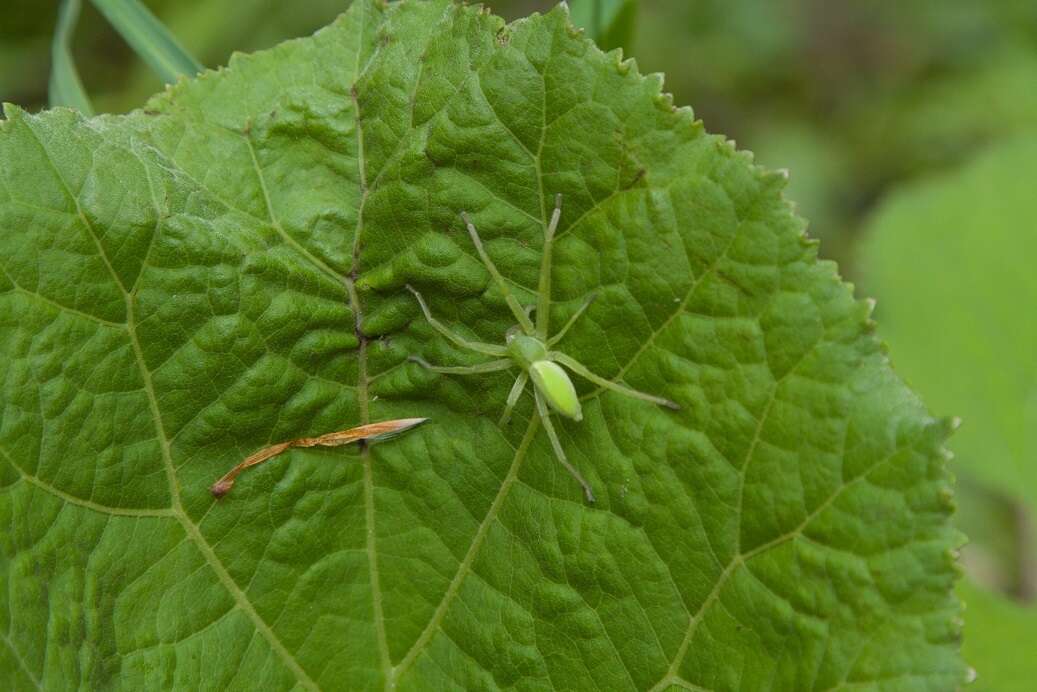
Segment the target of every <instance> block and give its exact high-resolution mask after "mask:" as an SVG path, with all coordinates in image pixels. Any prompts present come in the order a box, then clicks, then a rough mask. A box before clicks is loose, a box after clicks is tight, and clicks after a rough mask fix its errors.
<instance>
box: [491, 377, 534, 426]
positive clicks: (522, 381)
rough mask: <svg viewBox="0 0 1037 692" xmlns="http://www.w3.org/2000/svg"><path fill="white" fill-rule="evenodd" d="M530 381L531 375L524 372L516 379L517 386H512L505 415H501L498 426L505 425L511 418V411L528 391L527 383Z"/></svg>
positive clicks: (505, 407)
mask: <svg viewBox="0 0 1037 692" xmlns="http://www.w3.org/2000/svg"><path fill="white" fill-rule="evenodd" d="M528 380H529V375H528V374H526V371H525V370H523V371H522V372H520V373H519V376H518V377H516V378H515V384H513V385H511V392H509V393H508V402H507V404H505V406H504V413H502V414H501V417H500V421H498V423H497V424H498V425H504V424H505V423H507V422H508V419H509V418H511V410H512V409H513V408H515V404H517V403H518V400H519V397H520V396H522V392H523V391H524V390H525V389H526V382H527V381H528Z"/></svg>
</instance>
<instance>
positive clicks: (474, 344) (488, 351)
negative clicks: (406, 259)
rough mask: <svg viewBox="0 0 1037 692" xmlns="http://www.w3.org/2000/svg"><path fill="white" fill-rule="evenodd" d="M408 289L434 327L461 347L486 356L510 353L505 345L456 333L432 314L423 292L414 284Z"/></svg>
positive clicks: (408, 286) (408, 285)
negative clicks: (467, 337)
mask: <svg viewBox="0 0 1037 692" xmlns="http://www.w3.org/2000/svg"><path fill="white" fill-rule="evenodd" d="M407 290H409V291H410V292H411V293H413V294H414V297H415V298H417V299H418V305H420V306H421V311H422V312H423V313H425V319H426V320H428V323H429V324H431V325H432V328H433V329H435V330H436V331H437V332H439V333H440V334H442V335H443V336H445V337H446V338H448V339H450V341H452V342H454V343H455V344H457V345H458V346H460V347H461V348H466V349H468V350H469V351H475V352H476V353H481V354H483V355H485V356H497V357H500V356H505V355H507V354H508V349H506V348H505V347H503V346H497V345H495V344H487V343H483V342H482V341H469V340H468V339H466V338H464V337H463V336H461V335H460V334H456V333H454V332H453V331H452V330H451V329H450V328H449V327H447V326H446V325H444V324H443V323H442V322H440V321H439V320H437V319H436V318H435V317H433V316H432V312H431V311H430V310H429V309H428V305H427V304H426V303H425V299H424V298H422V297H421V294H420V293H418V292H417V290H415V288H414V287H413V286H411V285H410V284H407Z"/></svg>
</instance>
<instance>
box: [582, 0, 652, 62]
mask: <svg viewBox="0 0 1037 692" xmlns="http://www.w3.org/2000/svg"><path fill="white" fill-rule="evenodd" d="M569 4H570V6H571V7H572V23H573V24H575V25H576V26H578V27H581V28H583V29H585V30H586V31H587V36H588V37H589V38H591V39H593V40H594V41H595V42H596V43H597V44H598V46H600V47H601V48H602V50H612V49H613V48H623V49H625V50H627V51H629V50H630V46H631V43H632V42H633V40H634V32H635V29H636V27H637V9H638V5H639V4H640V3H639V0H573V2H571V3H569Z"/></svg>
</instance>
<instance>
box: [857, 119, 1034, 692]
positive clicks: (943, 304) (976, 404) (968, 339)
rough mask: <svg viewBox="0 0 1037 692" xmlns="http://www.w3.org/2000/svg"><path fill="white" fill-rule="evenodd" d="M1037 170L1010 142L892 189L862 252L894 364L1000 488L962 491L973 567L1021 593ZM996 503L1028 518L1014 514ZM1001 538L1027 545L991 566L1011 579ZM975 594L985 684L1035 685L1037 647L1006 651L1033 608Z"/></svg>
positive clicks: (1029, 499) (1023, 144)
mask: <svg viewBox="0 0 1037 692" xmlns="http://www.w3.org/2000/svg"><path fill="white" fill-rule="evenodd" d="M1034 176H1037V138H1035V137H1033V136H1028V137H1023V138H1021V139H1014V140H1010V141H1008V142H1006V143H1005V144H1002V145H1000V146H998V147H996V148H994V149H992V150H991V151H989V152H987V153H986V154H985V155H983V156H982V157H980V158H979V159H978V160H976V161H974V162H973V163H971V164H969V165H968V166H966V167H964V168H963V169H961V170H959V171H956V172H954V173H953V174H950V175H946V176H941V177H939V178H937V179H934V180H931V181H926V182H925V183H923V184H919V185H915V186H913V187H911V188H908V189H906V190H904V191H903V192H901V193H899V194H898V195H895V196H894V197H893V198H892V199H890V200H889V201H888V202H887V203H886V204H884V205H883V207H882V209H881V211H880V212H879V214H878V215H877V216H876V218H875V219H874V221H873V223H872V226H871V228H870V229H869V233H870V236H869V240H868V243H867V247H866V253H865V256H866V260H867V262H866V269H867V273H868V276H869V282H870V285H872V286H874V288H875V290H876V291H877V292H878V295H879V297H880V299H881V300H882V302H881V303H880V310H881V317H882V320H883V333H884V335H886V336H888V338H889V340H890V344H891V347H892V352H893V353H894V354H895V357H894V359H893V360H894V363H895V364H896V366H897V369H898V370H899V371H901V372H902V373H903V374H904V375H905V377H907V378H908V380H909V381H910V382H911V383H912V384H916V385H917V386H918V387H919V388H920V389H922V390H923V391H925V392H926V395H927V397H928V398H929V401H930V402H931V403H932V405H933V407H934V408H936V409H937V410H938V411H954V412H956V413H960V414H961V415H962V417H963V419H964V424H963V426H962V429H961V431H960V432H959V433H958V434H956V435H955V437H954V443H953V445H952V447H953V449H954V451H955V452H956V458H955V462H954V464H955V466H956V468H957V470H958V472H959V473H960V474H961V475H962V476H963V477H965V478H966V479H968V480H970V481H972V482H973V483H979V484H980V485H981V487H984V488H987V489H989V490H990V491H994V492H996V495H995V497H996V498H997V500H996V502H997V503H998V505H999V506H997V507H994V508H990V507H985V506H983V505H984V503H983V501H982V499H981V495H980V494H976V493H972V494H966V495H965V496H964V498H965V500H967V501H969V502H970V503H972V504H971V505H970V506H966V507H965V508H964V509H965V511H964V512H963V513H962V520H963V525H964V527H965V528H966V529H967V530H969V533H970V534H972V535H974V538H975V539H977V545H976V546H975V548H974V549H973V553H974V555H975V557H976V559H977V561H979V559H980V558H982V560H981V562H979V564H977V565H976V566H975V567H976V568H975V569H973V570H972V572H973V573H974V576H975V577H976V578H977V580H982V581H983V582H984V583H987V584H990V585H997V586H1008V587H1009V588H1013V590H1017V591H1026V590H1032V588H1033V587H1032V581H1033V575H1032V574H1027V572H1031V571H1032V564H1033V561H1034V559H1035V558H1034V555H1035V551H1037V546H1035V545H1034V543H1033V540H1032V537H1033V531H1032V527H1031V528H1027V526H1026V524H1027V523H1032V521H1033V517H1034V516H1037V514H1035V513H1037V357H1035V352H1037V350H1035V348H1034V343H1035V341H1037V322H1035V321H1034V319H1033V317H1032V312H1033V309H1034V306H1035V305H1037V274H1035V273H1034V269H1033V259H1034V257H1037V233H1035V232H1034V231H1035V227H1037V224H1035V222H1034V219H1035V218H1037V197H1034V194H1033V185H1032V180H1033V178H1034ZM1004 498H1009V501H1008V502H1006V501H1005V499H1004ZM1013 499H1014V502H1015V503H1016V504H1017V505H1018V506H1017V507H1013V503H1012V501H1011V500H1013ZM1005 505H1007V506H1005ZM998 511H1000V513H1001V514H1008V515H1009V516H1010V517H1018V518H1019V519H1020V521H1010V522H1006V521H1004V519H1000V518H999V517H998V516H996V513H997V512H998ZM1020 524H1022V525H1020ZM990 525H994V526H996V527H997V528H996V530H995V531H991V530H990V528H989V526H990ZM997 531H1000V532H1002V533H1001V534H998V533H997ZM1004 532H1010V533H1008V535H1003V533H1004ZM1005 543H1007V544H1008V545H1009V546H1010V550H1011V551H1012V552H1015V553H1017V554H1014V555H1012V554H1009V555H1008V559H1002V561H1003V562H1005V563H1007V564H1005V565H1003V566H997V565H995V566H994V567H1000V571H1005V570H1007V571H1008V572H1010V573H1013V574H1009V575H1008V576H1007V577H1006V576H1005V575H1002V574H998V571H999V570H998V569H996V568H992V567H991V566H990V565H988V564H987V563H990V562H996V559H992V558H996V556H998V555H999V554H1000V555H1002V556H1003V555H1004V554H1005V553H1006V552H1009V551H1006V550H1005V549H1004V544H1005ZM970 548H971V547H970ZM1017 571H1021V572H1022V574H1020V575H1016V574H1014V572H1017ZM1028 581H1029V582H1031V584H1030V586H1029V587H1027V586H1026V584H1025V582H1028ZM1015 582H1023V583H1022V584H1018V585H1017V584H1015ZM965 593H967V594H969V595H970V596H972V598H970V599H969V601H968V609H967V611H966V616H967V617H968V618H969V619H968V620H967V622H966V629H965V634H966V637H965V654H966V657H967V660H968V661H969V663H971V664H973V665H974V666H975V667H976V669H977V672H978V674H979V680H980V684H979V686H980V688H981V689H985V690H986V689H989V690H999V691H1008V690H1020V691H1023V690H1028V689H1031V688H1032V687H1033V680H1034V676H1035V675H1037V665H1035V662H1034V660H1033V657H1032V656H1019V657H1016V658H1014V659H1013V660H1011V661H1009V658H1010V657H1011V654H1010V653H1009V649H1006V648H1005V647H1004V646H1003V644H1002V642H1006V641H1010V640H1011V639H1012V637H1011V636H1008V632H1011V631H1015V630H1018V631H1019V632H1022V631H1023V630H1024V629H1026V628H1028V629H1029V630H1030V631H1037V613H1035V612H1034V609H1033V608H1032V607H1031V608H1029V609H1026V608H1022V607H1020V606H1019V605H1017V604H1013V603H1012V602H1011V601H1009V600H1007V599H1003V598H1000V597H998V596H995V595H994V594H991V593H984V592H983V591H982V589H981V588H980V587H979V586H978V585H977V584H969V585H967V586H966V588H965ZM1006 613H1011V615H1007V616H1006V615H1004V614H1006ZM1004 618H1007V619H1004ZM1003 619H1004V622H1003V623H1002V624H1001V625H1000V626H998V625H997V624H996V623H999V622H1002V620H1003ZM1027 622H1028V624H1026V625H1025V626H1024V624H1023V623H1027ZM998 627H1001V628H1002V630H1001V631H1000V632H999V631H998ZM1006 666H1007V667H1006ZM1024 671H1026V672H1024ZM991 680H992V681H995V682H994V683H990V682H989V681H991Z"/></svg>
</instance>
